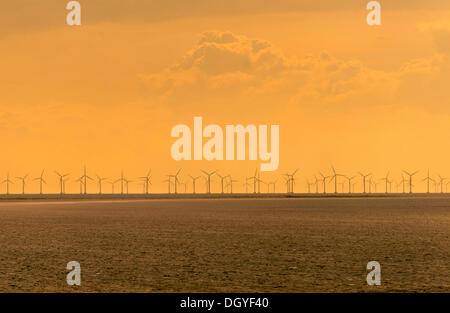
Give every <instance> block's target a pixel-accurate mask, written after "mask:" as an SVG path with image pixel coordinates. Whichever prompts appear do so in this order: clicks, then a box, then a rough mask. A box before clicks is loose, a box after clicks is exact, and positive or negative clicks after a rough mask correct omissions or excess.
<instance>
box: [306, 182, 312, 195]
mask: <svg viewBox="0 0 450 313" xmlns="http://www.w3.org/2000/svg"><path fill="white" fill-rule="evenodd" d="M306 185H307V186H308V193H311V185H314V183H310V182H309V179H307V180H306Z"/></svg>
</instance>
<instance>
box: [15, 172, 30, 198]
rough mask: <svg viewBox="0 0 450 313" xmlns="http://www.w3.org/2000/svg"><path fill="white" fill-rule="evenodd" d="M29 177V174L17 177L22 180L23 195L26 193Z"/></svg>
mask: <svg viewBox="0 0 450 313" xmlns="http://www.w3.org/2000/svg"><path fill="white" fill-rule="evenodd" d="M27 177H28V174H27V175H25V176H22V177H20V176H17V177H16V178H17V179H18V180H21V181H22V194H23V195H24V194H25V180H26V179H27Z"/></svg>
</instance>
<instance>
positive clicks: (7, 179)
mask: <svg viewBox="0 0 450 313" xmlns="http://www.w3.org/2000/svg"><path fill="white" fill-rule="evenodd" d="M3 183H6V194H7V195H9V184H14V182H13V181H11V180H10V179H9V173H8V174H6V179H5V180H4V181H2V184H3Z"/></svg>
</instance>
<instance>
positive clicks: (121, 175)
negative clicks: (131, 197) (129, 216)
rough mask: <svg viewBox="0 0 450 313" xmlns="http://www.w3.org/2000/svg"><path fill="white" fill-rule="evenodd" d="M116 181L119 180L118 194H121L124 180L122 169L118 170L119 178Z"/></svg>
mask: <svg viewBox="0 0 450 313" xmlns="http://www.w3.org/2000/svg"><path fill="white" fill-rule="evenodd" d="M117 181H118V182H119V181H120V194H121V195H123V183H124V182H125V178H124V177H123V170H122V171H121V172H120V178H119V179H118V180H117Z"/></svg>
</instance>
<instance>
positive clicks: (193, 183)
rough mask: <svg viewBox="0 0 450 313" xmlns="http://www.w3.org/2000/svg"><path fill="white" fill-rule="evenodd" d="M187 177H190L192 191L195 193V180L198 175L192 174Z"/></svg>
mask: <svg viewBox="0 0 450 313" xmlns="http://www.w3.org/2000/svg"><path fill="white" fill-rule="evenodd" d="M189 177H190V178H191V179H192V193H193V194H195V181H196V180H197V179H199V178H200V176H196V177H193V176H192V175H189Z"/></svg>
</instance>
